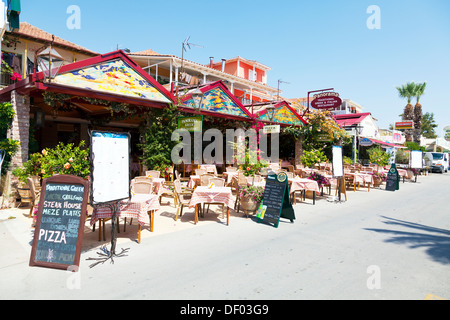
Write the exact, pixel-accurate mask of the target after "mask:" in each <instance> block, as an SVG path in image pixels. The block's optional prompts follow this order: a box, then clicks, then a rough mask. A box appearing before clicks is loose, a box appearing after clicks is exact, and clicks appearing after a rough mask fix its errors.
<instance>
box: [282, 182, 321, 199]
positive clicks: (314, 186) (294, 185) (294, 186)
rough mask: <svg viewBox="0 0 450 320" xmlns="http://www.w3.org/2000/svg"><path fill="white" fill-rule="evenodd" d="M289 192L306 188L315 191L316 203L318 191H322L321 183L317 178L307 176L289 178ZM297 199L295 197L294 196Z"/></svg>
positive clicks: (305, 189)
mask: <svg viewBox="0 0 450 320" xmlns="http://www.w3.org/2000/svg"><path fill="white" fill-rule="evenodd" d="M288 181H289V193H290V194H293V193H294V192H295V191H300V190H304V191H305V192H306V191H312V192H313V203H314V204H315V203H316V192H320V189H319V184H318V183H317V181H315V180H311V179H305V178H289V179H288ZM294 199H295V198H294Z"/></svg>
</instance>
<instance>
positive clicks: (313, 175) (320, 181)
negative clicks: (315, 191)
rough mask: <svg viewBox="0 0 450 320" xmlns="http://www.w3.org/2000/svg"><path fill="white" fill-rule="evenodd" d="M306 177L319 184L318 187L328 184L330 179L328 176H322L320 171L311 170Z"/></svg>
mask: <svg viewBox="0 0 450 320" xmlns="http://www.w3.org/2000/svg"><path fill="white" fill-rule="evenodd" d="M307 178H308V179H310V180H314V181H317V184H318V185H319V188H322V187H323V186H326V185H328V184H330V181H329V180H328V178H326V177H324V176H323V175H321V174H320V173H317V172H311V173H310V174H309V175H308V176H307Z"/></svg>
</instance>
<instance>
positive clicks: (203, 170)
mask: <svg viewBox="0 0 450 320" xmlns="http://www.w3.org/2000/svg"><path fill="white" fill-rule="evenodd" d="M204 174H208V172H206V169H195V175H197V176H199V177H200V176H202V175H204Z"/></svg>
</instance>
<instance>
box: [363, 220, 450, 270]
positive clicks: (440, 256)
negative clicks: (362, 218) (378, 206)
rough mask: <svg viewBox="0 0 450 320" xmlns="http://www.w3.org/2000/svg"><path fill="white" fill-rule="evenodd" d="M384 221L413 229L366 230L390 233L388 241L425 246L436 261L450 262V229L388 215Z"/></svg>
mask: <svg viewBox="0 0 450 320" xmlns="http://www.w3.org/2000/svg"><path fill="white" fill-rule="evenodd" d="M382 218H384V219H386V221H383V223H385V224H387V225H390V226H392V227H403V228H408V229H411V231H400V230H394V229H373V228H365V230H369V231H375V232H380V233H385V234H389V235H391V236H392V237H391V238H389V239H387V240H386V242H391V243H396V244H404V245H408V246H409V248H411V249H416V248H425V249H426V253H427V254H428V255H429V256H430V257H431V258H432V259H433V260H434V261H436V262H439V263H442V264H450V231H449V230H445V229H439V228H434V227H429V226H425V225H422V224H418V223H413V222H408V221H403V220H398V219H394V218H390V217H386V216H382Z"/></svg>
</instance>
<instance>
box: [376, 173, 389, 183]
mask: <svg viewBox="0 0 450 320" xmlns="http://www.w3.org/2000/svg"><path fill="white" fill-rule="evenodd" d="M373 177H374V178H380V179H381V181H386V179H387V176H386V174H385V173H383V172H374V173H373Z"/></svg>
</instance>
